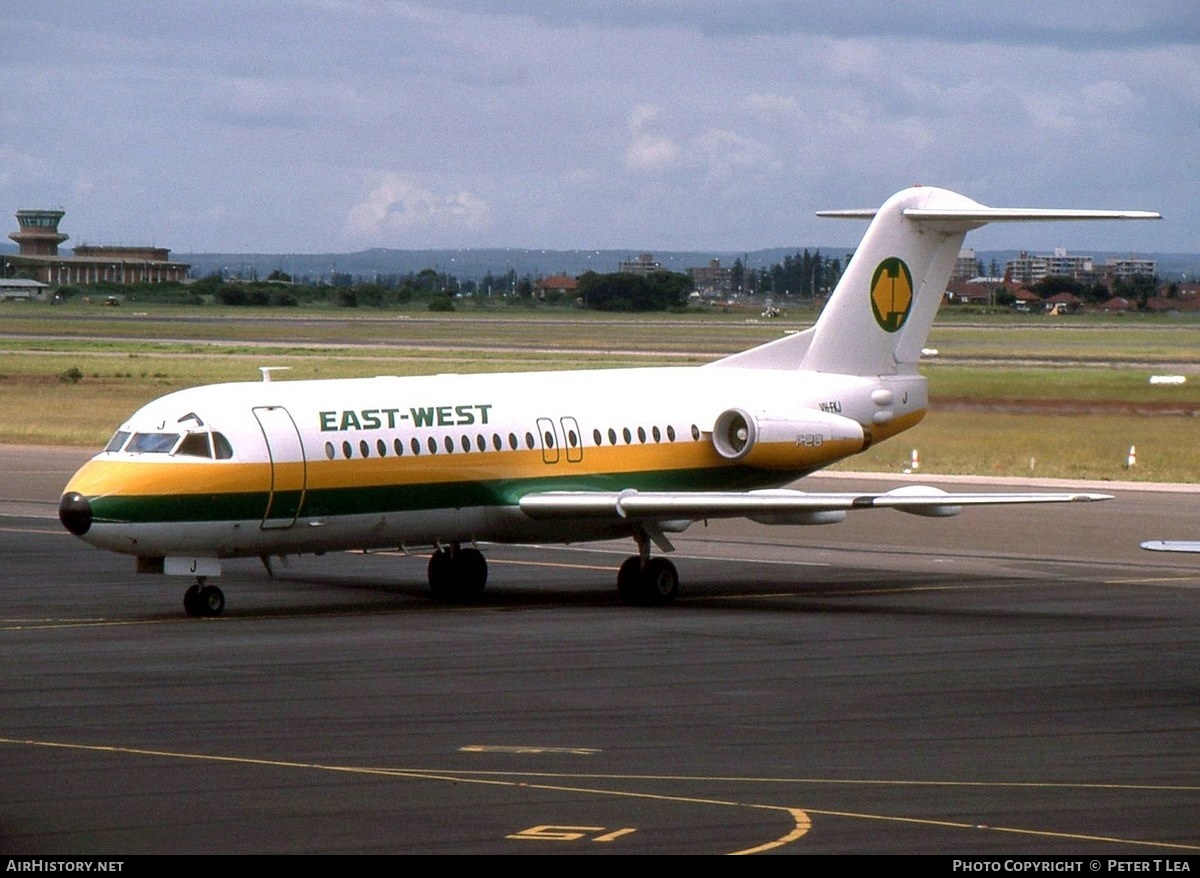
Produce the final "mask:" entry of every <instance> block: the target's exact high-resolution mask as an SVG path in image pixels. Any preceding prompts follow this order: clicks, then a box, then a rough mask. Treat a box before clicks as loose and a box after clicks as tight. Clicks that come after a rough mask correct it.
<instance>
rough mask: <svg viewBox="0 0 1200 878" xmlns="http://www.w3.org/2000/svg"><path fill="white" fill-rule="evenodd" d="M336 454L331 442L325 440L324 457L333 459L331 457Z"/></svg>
mask: <svg viewBox="0 0 1200 878" xmlns="http://www.w3.org/2000/svg"><path fill="white" fill-rule="evenodd" d="M336 454H337V452H336V451H334V450H333V443H332V442H326V443H325V457H327V458H328V459H329V460H333V458H334V456H335V455H336Z"/></svg>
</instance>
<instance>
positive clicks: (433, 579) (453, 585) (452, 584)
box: [429, 543, 488, 604]
mask: <svg viewBox="0 0 1200 878" xmlns="http://www.w3.org/2000/svg"><path fill="white" fill-rule="evenodd" d="M487 575H488V568H487V559H486V558H484V557H483V552H481V551H479V550H478V549H471V548H466V549H464V548H462V546H461V545H459V544H458V543H451V544H450V545H449V546H447V547H445V548H440V549H438V550H437V551H436V552H434V553H433V554H432V555H431V556H430V558H429V590H430V591H431V592H433V598H434V600H436V601H440V602H442V603H444V604H462V603H467V602H468V601H472V600H475V599H476V598H478V597H479V596H480V595H481V594H483V589H484V586H486V585H487Z"/></svg>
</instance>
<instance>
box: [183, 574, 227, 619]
mask: <svg viewBox="0 0 1200 878" xmlns="http://www.w3.org/2000/svg"><path fill="white" fill-rule="evenodd" d="M183 609H184V611H185V612H186V613H187V614H188V615H189V616H191V617H193V618H197V617H200V616H219V615H221V611H222V610H224V609H225V593H224V592H223V591H221V589H219V588H217V587H216V586H215V585H205V584H204V577H203V576H197V577H196V581H195V582H194V583H192V584H191V585H190V586H189V587H188V590H187V591H185V592H184V593H183Z"/></svg>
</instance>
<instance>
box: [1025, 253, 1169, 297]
mask: <svg viewBox="0 0 1200 878" xmlns="http://www.w3.org/2000/svg"><path fill="white" fill-rule="evenodd" d="M1004 273H1005V276H1006V277H1007V278H1009V279H1010V280H1012V281H1013V282H1014V283H1020V284H1035V283H1037V282H1038V281H1040V280H1042V279H1043V278H1045V277H1047V276H1049V275H1054V276H1056V277H1069V278H1071V279H1072V280H1077V281H1080V282H1083V283H1098V284H1103V285H1104V286H1106V287H1111V286H1112V284H1113V281H1115V280H1129V279H1130V278H1133V277H1137V276H1139V275H1141V276H1146V277H1153V276H1154V275H1155V274H1157V273H1158V263H1157V262H1155V261H1154V260H1153V259H1134V258H1129V259H1114V258H1110V259H1108V261H1107V262H1105V263H1104V265H1096V264H1095V260H1094V258H1093V257H1091V256H1072V255H1070V254H1068V253H1067V251H1066V250H1064V249H1062V248H1061V247H1060V248H1057V249H1055V251H1054V253H1053V254H1049V255H1047V254H1042V255H1036V256H1034V255H1030V254H1029V253H1026V252H1025V251H1023V250H1022V251H1021V255H1020V256H1018V257H1017V258H1016V259H1010V260H1009V261H1008V262H1007V263H1005V272H1004Z"/></svg>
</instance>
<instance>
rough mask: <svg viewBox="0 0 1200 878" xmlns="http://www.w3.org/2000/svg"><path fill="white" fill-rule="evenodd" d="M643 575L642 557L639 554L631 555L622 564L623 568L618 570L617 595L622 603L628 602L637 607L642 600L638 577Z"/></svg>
mask: <svg viewBox="0 0 1200 878" xmlns="http://www.w3.org/2000/svg"><path fill="white" fill-rule="evenodd" d="M641 575H642V559H641V558H639V557H638V556H637V555H630V556H629V557H628V558H626V559H625V561H624V562H623V563H622V564H621V569H620V570H618V571H617V597H618V598H620V600H621V603H623V604H628V605H629V606H631V607H636V606H637V605H638V604H639V603H641V601H639V600H638V595H639V590H638V579H639V578H640V577H641Z"/></svg>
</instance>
